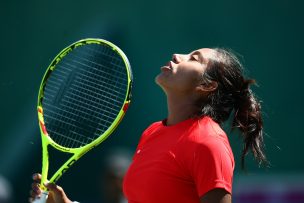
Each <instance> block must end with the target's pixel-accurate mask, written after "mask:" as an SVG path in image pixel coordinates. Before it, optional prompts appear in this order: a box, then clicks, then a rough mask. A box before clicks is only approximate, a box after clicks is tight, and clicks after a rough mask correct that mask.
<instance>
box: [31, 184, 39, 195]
mask: <svg viewBox="0 0 304 203" xmlns="http://www.w3.org/2000/svg"><path fill="white" fill-rule="evenodd" d="M39 186H40V185H39V184H38V183H32V189H33V191H34V192H36V193H37V194H40V193H41V189H40V187H39Z"/></svg>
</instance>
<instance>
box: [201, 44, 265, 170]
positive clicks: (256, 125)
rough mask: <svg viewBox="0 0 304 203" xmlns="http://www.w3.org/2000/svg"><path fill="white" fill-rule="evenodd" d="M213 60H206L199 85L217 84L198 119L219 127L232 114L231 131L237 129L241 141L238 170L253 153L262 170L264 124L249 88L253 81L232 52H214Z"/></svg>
mask: <svg viewBox="0 0 304 203" xmlns="http://www.w3.org/2000/svg"><path fill="white" fill-rule="evenodd" d="M214 51H215V52H216V53H215V55H214V57H212V58H209V62H208V66H207V69H206V70H205V72H204V74H203V77H202V82H203V83H204V84H208V83H210V82H211V81H216V82H217V83H218V87H217V89H216V90H215V91H214V92H212V93H210V94H209V95H208V98H207V100H205V101H204V102H203V103H202V104H201V105H202V107H201V111H200V115H204V116H209V117H211V118H212V119H213V120H214V121H216V122H218V123H219V124H222V123H223V122H225V121H227V120H228V119H229V117H230V115H231V114H232V118H233V120H232V126H231V129H232V130H234V129H239V131H240V132H241V136H242V140H243V150H242V154H241V167H242V169H244V168H245V157H246V155H247V154H248V153H249V151H251V152H252V154H253V156H254V158H255V159H256V161H257V162H258V163H259V165H261V164H263V165H264V166H267V165H268V162H267V159H266V156H265V154H264V150H263V149H264V142H263V120H262V113H261V104H260V102H259V101H258V100H257V99H256V98H255V96H254V94H253V92H252V90H251V89H250V87H249V86H250V85H251V84H255V81H254V80H250V79H249V80H246V79H245V78H244V76H243V72H242V70H243V67H242V64H241V63H240V62H239V60H238V58H237V57H236V55H235V54H233V53H232V52H231V51H227V50H225V49H219V48H215V49H214Z"/></svg>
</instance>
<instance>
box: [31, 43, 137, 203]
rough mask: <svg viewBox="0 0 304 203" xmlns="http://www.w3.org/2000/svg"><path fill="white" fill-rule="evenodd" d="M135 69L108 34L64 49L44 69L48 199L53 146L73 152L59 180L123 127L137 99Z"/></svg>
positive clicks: (41, 110) (41, 107)
mask: <svg viewBox="0 0 304 203" xmlns="http://www.w3.org/2000/svg"><path fill="white" fill-rule="evenodd" d="M131 85H132V71H131V67H130V64H129V61H128V59H127V57H126V55H125V54H124V53H123V51H122V50H120V49H119V48H118V47H117V46H115V45H114V44H112V43H111V42H108V41H106V40H103V39H91V38H90V39H83V40H80V41H77V42H75V43H73V44H71V45H70V46H68V47H66V48H65V49H63V50H62V51H61V52H60V53H59V54H58V55H57V56H56V57H55V58H54V60H53V61H52V62H51V64H50V65H49V67H48V68H47V70H46V73H45V74H44V77H43V79H42V82H41V86H40V90H39V96H38V120H39V126H40V132H41V140H42V173H41V175H42V177H41V184H40V187H41V189H42V190H43V193H42V196H41V197H40V198H38V199H36V200H35V201H34V202H35V203H42V202H46V198H47V189H46V188H45V187H44V185H43V184H44V183H46V182H47V181H48V169H49V156H48V147H50V146H51V147H53V148H54V149H56V150H59V151H61V152H64V153H70V154H71V157H70V158H69V159H68V160H67V161H66V162H65V163H64V164H63V165H62V166H61V167H60V168H59V169H58V170H57V172H55V173H54V174H53V175H52V176H51V178H50V179H49V182H52V183H55V182H56V181H57V180H58V179H59V178H60V177H61V176H62V174H63V173H64V172H65V171H66V170H67V169H69V167H71V165H73V164H74V163H75V162H76V161H77V160H78V159H79V158H80V157H81V156H82V155H84V154H85V153H86V152H88V151H89V150H90V149H92V148H94V147H95V146H97V145H98V144H100V143H101V142H103V141H104V140H105V139H106V138H107V137H108V136H109V135H110V134H111V133H112V132H113V131H114V129H115V128H116V127H117V126H118V124H119V123H120V121H121V119H122V118H123V116H124V115H125V113H126V110H127V108H128V106H129V104H130V99H131Z"/></svg>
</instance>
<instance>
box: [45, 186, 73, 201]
mask: <svg viewBox="0 0 304 203" xmlns="http://www.w3.org/2000/svg"><path fill="white" fill-rule="evenodd" d="M44 185H45V187H46V188H47V189H48V190H49V198H50V200H51V201H50V202H54V203H66V202H70V201H69V199H68V198H67V196H66V194H65V192H64V190H63V188H62V187H60V186H58V185H56V184H54V183H46V184H44Z"/></svg>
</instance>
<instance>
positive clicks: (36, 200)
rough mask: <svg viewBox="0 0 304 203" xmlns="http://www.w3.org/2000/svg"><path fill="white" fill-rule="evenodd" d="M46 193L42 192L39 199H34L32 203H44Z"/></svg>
mask: <svg viewBox="0 0 304 203" xmlns="http://www.w3.org/2000/svg"><path fill="white" fill-rule="evenodd" d="M48 194H49V193H48V192H45V191H44V192H42V193H41V195H40V197H39V198H36V199H35V200H34V201H33V202H32V203H46V199H47V197H48Z"/></svg>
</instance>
